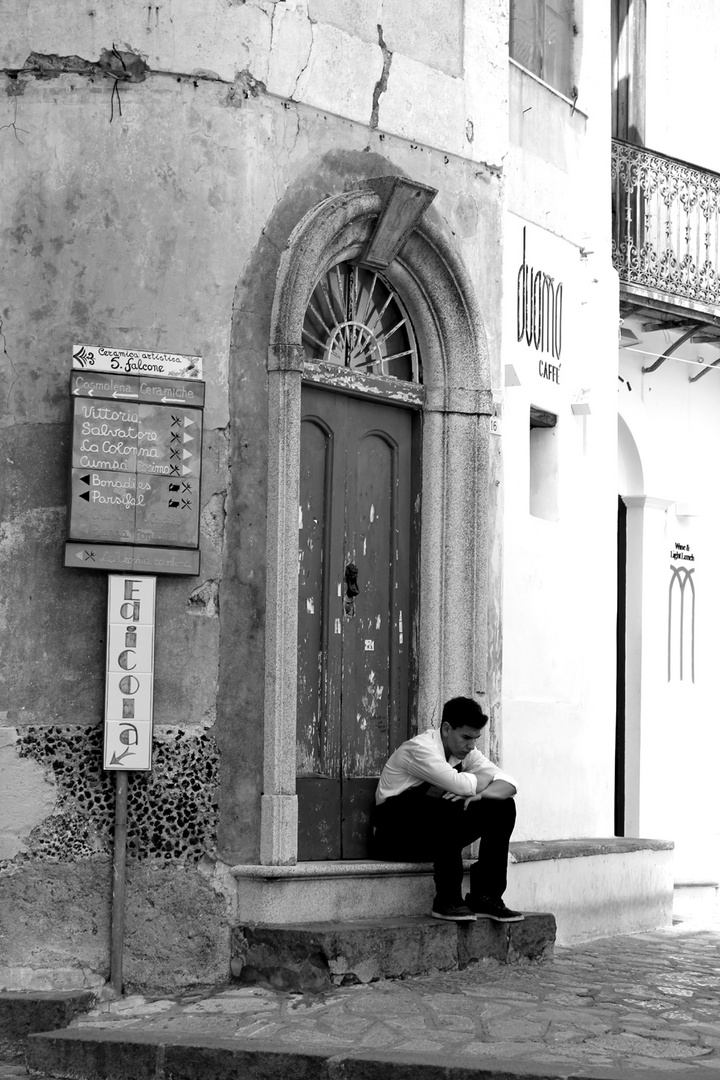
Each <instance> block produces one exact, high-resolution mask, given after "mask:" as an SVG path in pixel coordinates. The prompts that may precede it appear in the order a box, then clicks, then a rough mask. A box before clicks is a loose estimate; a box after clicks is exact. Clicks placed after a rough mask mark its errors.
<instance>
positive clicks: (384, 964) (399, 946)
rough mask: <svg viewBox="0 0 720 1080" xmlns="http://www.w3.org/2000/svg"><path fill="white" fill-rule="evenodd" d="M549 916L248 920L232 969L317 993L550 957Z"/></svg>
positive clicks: (254, 980) (236, 939) (252, 981)
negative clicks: (485, 963) (288, 921)
mask: <svg viewBox="0 0 720 1080" xmlns="http://www.w3.org/2000/svg"><path fill="white" fill-rule="evenodd" d="M555 933H556V927H555V919H554V917H553V916H552V915H550V914H546V913H540V914H539V913H534V912H533V913H528V914H527V915H526V917H525V920H524V921H523V922H516V923H495V922H492V921H491V920H489V919H478V920H477V922H474V923H452V922H444V921H441V920H438V919H433V918H430V917H427V916H415V917H405V918H384V919H356V920H354V921H347V922H346V921H344V920H343V921H334V922H327V923H297V924H286V925H281V926H270V925H257V924H247V925H243V926H238V927H236V928H235V930H234V932H233V939H232V961H231V966H232V970H233V974H234V975H235V976H236V978H238V979H239V981H240V982H242V983H245V984H249V985H262V986H269V987H271V988H272V989H273V990H282V991H289V992H292V993H307V992H309V993H318V992H322V991H324V990H329V989H331V988H332V987H333V986H348V985H356V984H358V983H368V982H373V981H375V980H377V979H398V978H404V977H406V976H408V975H421V974H425V973H427V972H429V971H456V970H457V969H458V968H465V967H467V966H468V964H471V963H473V962H475V961H478V960H494V961H496V962H498V963H502V964H512V963H521V962H529V961H540V960H549V959H551V958H552V953H553V945H554V942H555Z"/></svg>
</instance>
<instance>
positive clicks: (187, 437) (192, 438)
mask: <svg viewBox="0 0 720 1080" xmlns="http://www.w3.org/2000/svg"><path fill="white" fill-rule="evenodd" d="M183 442H195V436H194V435H188V433H187V431H185V432H184V433H183Z"/></svg>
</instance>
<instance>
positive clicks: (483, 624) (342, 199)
mask: <svg viewBox="0 0 720 1080" xmlns="http://www.w3.org/2000/svg"><path fill="white" fill-rule="evenodd" d="M395 179H396V178H391V177H382V178H380V179H378V180H377V181H375V180H368V181H366V182H365V186H362V187H360V188H358V189H357V190H351V191H345V192H344V193H342V194H339V195H335V196H331V197H328V198H326V199H325V200H324V201H323V202H321V203H319V204H318V205H317V206H316V207H314V208H313V209H312V210H310V211H309V212H308V213H306V215H305V216H304V218H303V219H302V220H301V221H300V222H298V224H297V225H296V227H295V229H294V230H293V232H292V233H291V234H290V236H289V237H288V240H287V243H286V246H285V248H284V249H283V252H282V255H281V257H280V264H279V268H278V273H277V279H276V288H275V295H274V301H273V309H272V318H271V328H270V346H269V350H268V365H267V368H268V400H269V424H268V512H267V537H268V541H267V585H266V623H265V695H264V701H265V713H264V738H265V755H264V789H263V795H262V799H261V811H262V820H261V851H260V859H261V863H265V864H283V863H294V862H295V861H296V860H297V858H298V786H297V778H296V773H297V726H298V725H297V719H298V714H297V703H298V694H297V691H298V631H299V623H298V609H299V597H300V594H299V588H300V580H299V576H298V542H299V529H298V524H299V522H298V507H299V504H300V494H301V460H302V437H301V436H302V428H303V419H302V418H303V412H305V415H306V416H310V414H312V416H314V417H315V419H314V420H312V421H311V425H314V428H315V433H316V438H317V441H318V442H319V443H324V442H325V441H326V440H328V439H329V438H330V437H331V435H333V433H334V432H341V433H342V434H343V436H344V435H345V434H346V433H348V432H349V421H347V422H346V421H345V420H341V419H337V418H336V419H334V420H333V421H332V424H330V423H328V420H327V416H326V415H325V413H324V409H323V408H320V407H319V404H320V403H319V402H318V399H317V396H316V397H315V399H314V400H313V398H312V395H311V393H310V391H311V390H313V391H314V392H315V394H316V395H319V394H322V393H324V394H326V395H327V398H326V401H327V400H329V399H330V398H335V397H337V398H338V399H339V398H340V397H343V398H347V399H348V400H349V401H360V402H361V403H362V404H363V405H368V406H370V405H371V403H372V404H375V403H377V402H381V405H380V407H381V408H383V409H387V410H388V412H387V415H388V416H389V415H390V414H391V413H393V412H397V413H398V414H400V413H403V414H404V415H405V417H406V418H407V417H408V416H410V417H414V418H415V419H413V420H412V422H411V428H412V427H413V426H417V425H419V424H420V422H421V423H422V445H423V453H422V462H421V468H420V484H419V490H418V494H419V491H422V499H421V500H417V506H418V507H419V511H416V509H415V502H416V500H412V503H413V505H412V508H411V513H418V512H419V519H420V522H419V534H420V539H419V544H418V545H416V546H417V547H418V548H419V556H418V557H417V560H416V561H417V565H418V567H419V572H418V576H419V578H420V586H419V589H417V590H415V595H416V596H417V597H419V602H418V603H417V605H416V610H415V613H414V615H415V617H414V619H413V623H414V626H413V627H411V628H410V630H409V631H408V633H411V632H414V633H415V634H416V638H415V640H416V642H417V693H416V701H417V708H416V709H415V710H412V712H414V716H412V720H413V721H416V723H417V727H418V729H420V730H422V729H424V728H425V727H428V726H431V725H432V724H433V723H437V722H438V720H439V715H440V710H441V707H442V702H443V701H444V700H445V699H446V698H448V697H451V696H453V695H454V694H460V693H472V694H475V695H477V696H478V697H479V698H480V699H481V700H483V701H484V702H485V705H486V708H487V711H488V712H489V714H490V716H491V725H490V726H489V736H490V737H489V747H488V748H489V750H490V751H491V752H492V753H495V754H497V753H498V751H499V746H498V739H497V733H498V724H497V720H498V714H499V701H500V669H501V664H500V658H501V635H500V606H501V604H500V587H501V586H500V583H501V559H500V540H499V525H498V520H499V509H498V496H497V485H498V484H499V476H500V447H499V442H498V441H497V440H496V441H494V442H493V440H492V439H491V436H490V421H491V417H492V416H493V414H494V413H495V406H494V403H493V395H492V390H491V384H490V364H489V358H488V351H487V346H486V342H485V335H484V330H483V327H482V323H481V320H480V317H479V313H478V309H477V302H476V298H475V294H474V290H473V287H472V284H471V282H470V279H469V277H468V275H467V272H466V270H465V268H464V266H463V264H462V262H461V260H460V259H459V258H458V256H457V254H456V252H455V251H454V249H453V248H452V246H451V244H450V243H449V242H448V240H447V239H446V237H445V236H444V232H443V230H442V228H440V227H439V226H438V225H435V224H432V223H431V222H430V221H429V220H428V217H427V215H426V216H424V217H421V218H420V219H414V220H413V221H412V222H411V223H410V224H409V225H408V227H407V229H406V230H405V232H404V233H403V235H402V237H401V241H400V243H399V244H398V245H397V246H396V247H395V249H394V251H393V252H391V253H390V254H389V255H388V256H387V258H386V260H385V262H384V263H382V265H381V267H380V270H381V273H380V277H381V278H382V281H383V282H384V283H385V286H386V287H387V289H388V290H389V291H390V292H392V293H393V294H394V296H395V297H396V298H398V299H399V301H400V303H401V305H402V310H403V311H404V312H405V314H406V316H407V319H408V323H409V325H410V326H411V327H412V329H413V332H414V336H415V338H416V340H417V343H418V355H419V356H421V357H422V376H423V381H422V384H420V383H419V382H413V381H412V380H407V381H406V380H403V379H398V378H396V377H393V376H392V374H389V373H388V372H387V371H385V372H383V371H380V372H379V373H370V374H368V373H366V372H365V371H364V370H362V369H353V368H348V367H343V368H340V365H337V364H333V363H332V361H331V360H328V359H327V358H326V359H325V360H324V361H313V360H309V359H308V356H307V353H306V349H305V344H304V343H303V327H304V325H305V319H306V315H307V312H308V307H309V304H310V300H311V298H312V295H313V292H314V290H315V289H316V286H317V285H318V283H319V282H320V281H321V280H322V279H323V278H324V277H325V276H326V275H327V274H328V273H329V272H330V271H331V270H333V268H334V267H337V266H338V265H340V264H343V263H347V264H353V265H362V266H367V265H368V263H370V262H371V260H370V259H369V258H368V252H369V251H370V250H371V249H372V247H373V242H374V239H375V238H376V236H377V230H378V228H379V226H380V223H381V222H382V221H383V218H384V216H387V214H386V211H387V209H388V205H389V198H391V195H390V196H389V194H388V193H389V192H390V193H391V192H392V187H393V184H394V182H395ZM401 182H402V181H401ZM373 268H374V269H376V268H377V264H374V265H373ZM345 321H350V322H352V321H356V320H345ZM353 333H354V332H353ZM361 339H362V334H359V336H356V337H355V338H354V339H352V334H351V335H350V337H349V338H347V339H346V340H345V343H344V344H343V345H342V349H347V348H349V349H350V350H351V351H352V348H353V347H354V346H353V341H354V342H355V343H357V341H360V340H361ZM335 344H337V345H338V347H340V339H339V336H338V335H336V338H335V343H334V345H333V347H335ZM400 351H406V350H400ZM386 359H387V357H386ZM498 366H499V365H498ZM320 369H322V370H320ZM307 403H310V404H309V405H308V404H307ZM353 411H355V410H354V407H353ZM420 417H421V420H420ZM361 428H362V425H361ZM365 430H367V431H370V430H372V431H373V432H376V433H377V432H379V434H376V435H375V436H374V438H375V439H376V442H375V444H374V445H375V446H376V447H379V446H380V444H383V445H384V446H385V447H386V448H388V450H387V452H386V451H384V450H383V451H382V452H383V453H386V456H387V457H388V458H392V454H391V453H390V452H389V451H390V450H391V449H392V447H393V446H394V445H395V444H397V445H398V446H399V445H401V444H407V442H408V437H407V434H403V433H399V432H395V431H394V430H388V428H387V427H386V425H385V421H384V418H383V419H382V420H380V421H378V420H376V419H371V420H369V421H368V422H367V424H366V425H365ZM321 435H322V438H321V437H320V436H321ZM410 441H411V442H412V437H411V440H410ZM411 457H412V455H411ZM326 468H327V465H326V459H325V458H323V470H325V469H326ZM391 472H392V470H391V469H390V468H388V469H386V473H387V474H391ZM415 483H416V480H415V479H414V476H413V479H412V480H411V486H412V485H413V484H415ZM406 531H407V530H406ZM409 532H410V534H412V527H411V528H410V530H409ZM355 551H357V542H356V543H355ZM343 554H344V555H346V554H347V548H345V549H343ZM356 565H357V564H356ZM346 568H347V560H346V561H345V563H344V565H342V566H341V571H342V572H341V574H340V577H341V581H340V583H338V582H337V581H336V580H333V583H332V587H331V588H330V590H329V591H330V592H332V589H333V588H334V590H335V597H334V599H335V600H337V599H338V597H337V588H338V584H340V586H341V597H340V598H339V599H340V600H341V601H342V603H343V605H344V603H345V598H346V596H347V591H346V590H345V591H343V588H342V586H343V585H347V582H346V580H345V570H346ZM335 576H337V571H335ZM328 595H329V594H328ZM305 600H306V601H307V597H306V598H305ZM305 610H307V608H306V609H305ZM388 623H389V624H392V625H393V630H394V631H397V630H398V628H399V612H392V613H391V614H390V615H389V616H388ZM326 625H327V626H328V627H330V628H332V629H333V631H334V619H333V622H332V623H327V624H326ZM403 627H404V632H405V623H404V618H403ZM360 640H361V641H362V643H363V651H364V642H365V637H364V636H363V637H361V638H360ZM376 651H377V650H376ZM368 678H369V675H368ZM313 693H315V691H313ZM398 737H399V736H398ZM358 779H367V777H362V776H361V777H358ZM341 850H342V849H341ZM306 857H307V856H306ZM346 857H347V856H346Z"/></svg>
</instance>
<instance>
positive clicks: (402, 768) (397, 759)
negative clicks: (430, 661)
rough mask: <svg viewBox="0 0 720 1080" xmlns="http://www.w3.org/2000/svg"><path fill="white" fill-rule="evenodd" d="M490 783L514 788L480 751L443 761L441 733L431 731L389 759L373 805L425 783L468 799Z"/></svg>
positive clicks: (417, 737) (444, 758)
mask: <svg viewBox="0 0 720 1080" xmlns="http://www.w3.org/2000/svg"><path fill="white" fill-rule="evenodd" d="M460 762H462V765H461V771H460V772H457V771H456V770H455V766H456V765H457V764H458V763H460ZM493 780H506V781H507V783H508V784H512V785H513V786H514V787H515V788H517V784H516V783H515V780H514V779H513V778H512V776H510V775H509V773H506V772H504V771H503V770H502V769H501V768H500V767H499V766H498V765H495V763H494V762H492V761H491V760H490V758H487V757H485V755H484V754H481V753H480V751H479V750H471V751H470V753H469V754H467V756H466V757H464V758H458V757H454V756H453V755H452V754H451V755H450V758H449V760H448V759H446V757H445V747H444V746H443V742H442V735H441V734H440V730H439V729H438V728H432V729H430V730H429V731H424V732H423V733H422V734H421V735H416V736H415V738H414V739H408V741H407V742H404V743H403V744H402V746H399V747H398V748H397V750H396V751H395V752H394V753H393V754H391V755H390V757H389V758H388V760H387V763H386V765H385V768H384V769H383V771H382V773H381V774H380V782H379V783H378V786H377V791H376V793H375V801H376V803H377V804H378V806H379V805H380V804H381V803H384V802H385V800H386V799H389V798H392V797H394V796H395V795H400V794H402V792H403V791H407V790H408V789H409V788H412V787H417V786H418V785H419V784H422V783H424V782H426V781H427V782H428V783H430V784H433V785H434V786H435V787H439V788H443V789H444V790H445V791H452V792H453V794H455V795H463V796H465V798H467V797H468V796H470V795H476V794H477V793H478V792H479V791H483V790H484V789H485V788H486V787H487V786H488V784H491V783H492V782H493Z"/></svg>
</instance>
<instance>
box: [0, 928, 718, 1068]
mask: <svg viewBox="0 0 720 1080" xmlns="http://www.w3.org/2000/svg"><path fill="white" fill-rule="evenodd" d="M686 945H693V946H697V947H693V948H686ZM640 961H642V962H640ZM628 971H632V977H631V978H628ZM718 980H720V920H718V921H717V923H714V924H713V925H712V926H707V927H705V928H704V929H703V932H702V934H699V933H698V932H697V931H696V930H693V929H691V928H690V927H684V926H683V925H680V926H677V927H669V928H668V929H667V930H663V931H661V932H657V933H654V934H652V935H644V934H639V935H635V936H633V937H624V938H616V939H609V940H606V941H599V942H590V943H588V944H586V945H578V946H575V947H573V948H561V949H557V951H556V959H555V960H554V961H551V962H548V963H540V964H538V965H535V966H527V965H515V964H513V965H506V964H496V965H495V966H494V967H493V966H490V965H489V964H486V963H482V962H477V963H470V964H469V965H468V966H467V967H466V968H465V969H464V970H451V971H434V972H433V973H431V974H427V975H422V976H412V977H408V978H404V979H397V980H390V981H385V982H376V983H372V984H370V985H366V986H348V987H343V988H334V989H329V990H328V991H326V992H324V993H321V994H315V995H308V994H304V995H303V994H299V993H288V992H280V991H273V990H271V989H263V988H258V987H255V988H251V987H225V988H222V989H219V990H216V991H215V992H208V993H206V994H204V995H198V993H197V992H193V994H192V995H189V994H188V995H180V996H178V997H177V998H175V999H167V998H164V999H158V1000H157V1001H156V1002H155V1003H152V1002H145V1003H143V1001H141V1000H138V999H137V998H136V999H135V1000H133V1001H131V1002H130V1003H128V1002H127V1001H126V1002H124V1003H123V1002H109V1003H108V1004H107V1008H106V1009H104V1010H96V1011H94V1012H93V1013H92V1015H89V1016H85V1017H82V1018H77V1019H76V1020H74V1021H73V1025H72V1027H71V1028H70V1029H69V1031H68V1032H66V1033H55V1034H54V1035H50V1036H47V1037H45V1036H39V1035H34V1036H32V1038H31V1039H30V1040H29V1043H31V1044H33V1046H32V1047H31V1048H30V1049H29V1053H30V1055H31V1061H32V1063H33V1067H34V1068H35V1067H36V1066H37V1065H40V1068H39V1069H38V1071H39V1072H40V1073H41V1074H42V1075H45V1076H52V1075H53V1072H52V1065H53V1062H56V1063H57V1062H60V1063H61V1064H62V1068H63V1070H64V1072H59V1073H58V1075H73V1076H74V1077H77V1078H78V1080H86V1078H87V1080H90V1078H95V1077H100V1076H102V1077H105V1076H107V1077H108V1080H115V1078H117V1080H120V1077H121V1076H122V1077H123V1080H128V1078H131V1080H144V1078H145V1077H146V1076H147V1077H148V1078H149V1077H150V1076H151V1075H152V1076H154V1078H155V1080H190V1078H191V1077H193V1078H195V1077H197V1076H199V1075H202V1076H203V1080H206V1078H207V1080H230V1077H237V1076H240V1075H252V1076H253V1078H254V1080H265V1078H267V1080H270V1078H271V1077H272V1078H273V1080H277V1077H278V1076H282V1077H283V1080H285V1078H286V1077H288V1078H289V1080H337V1078H339V1077H342V1078H343V1080H464V1078H466V1080H499V1078H500V1077H502V1078H504V1080H507V1078H509V1077H512V1076H517V1077H518V1080H519V1078H520V1077H522V1078H523V1080H527V1078H528V1077H533V1080H535V1078H537V1077H544V1078H548V1080H549V1078H551V1080H572V1078H576V1080H580V1078H582V1080H611V1078H612V1080H652V1078H653V1077H655V1076H659V1075H662V1076H663V1077H664V1076H665V1075H667V1076H668V1077H672V1078H673V1080H691V1078H693V1077H694V1078H695V1080H701V1078H702V1080H704V1078H707V1080H720V984H719V982H718ZM661 987H665V988H666V989H668V990H670V991H671V993H670V994H667V993H663V992H661V990H660V988H661ZM679 990H684V991H686V993H685V994H682V993H678V992H677V991H679ZM145 1005H147V1006H148V1007H147V1008H145V1007H144V1006H145ZM73 1032H74V1034H73ZM65 1036H67V1037H68V1039H69V1041H70V1042H71V1043H72V1046H71V1047H63V1048H60V1047H59V1046H58V1040H59V1039H60V1038H61V1037H65ZM53 1040H54V1043H53ZM73 1040H75V1041H74V1042H73ZM83 1040H85V1041H89V1042H92V1041H93V1040H94V1041H95V1042H96V1043H97V1044H98V1045H97V1046H96V1047H95V1048H94V1049H93V1048H91V1047H89V1046H83V1045H82V1044H83ZM126 1042H127V1045H126ZM37 1044H44V1046H45V1049H44V1050H43V1051H40V1050H39V1049H38V1048H37ZM103 1044H104V1045H105V1049H104V1050H103V1049H102V1045H103ZM49 1046H54V1049H53V1050H52V1052H50V1050H48V1047H49ZM103 1054H104V1055H105V1056H103ZM53 1055H55V1056H53ZM163 1060H164V1061H165V1065H164V1066H163V1065H162V1061H163ZM168 1062H172V1067H170V1066H169V1065H168ZM121 1067H122V1068H124V1069H125V1071H124V1072H123V1071H122V1068H121ZM102 1068H106V1069H107V1070H108V1071H107V1072H106V1073H104V1072H102V1071H98V1070H100V1069H102ZM192 1068H195V1072H193V1071H192ZM93 1070H94V1071H93ZM153 1070H155V1071H154V1072H153ZM0 1080H6V1078H4V1077H3V1076H2V1074H0ZM7 1080H12V1078H7Z"/></svg>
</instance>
